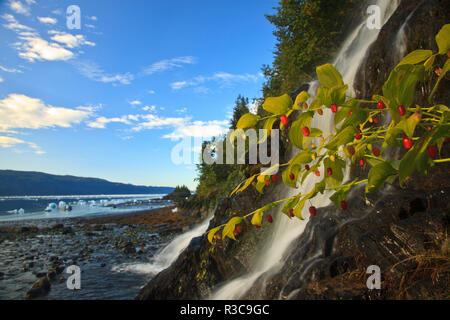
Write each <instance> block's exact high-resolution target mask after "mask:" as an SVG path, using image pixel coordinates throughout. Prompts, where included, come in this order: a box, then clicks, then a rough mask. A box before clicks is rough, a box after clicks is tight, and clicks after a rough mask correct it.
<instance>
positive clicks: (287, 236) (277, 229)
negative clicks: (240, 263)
mask: <svg viewBox="0 0 450 320" xmlns="http://www.w3.org/2000/svg"><path fill="white" fill-rule="evenodd" d="M374 2H375V4H376V5H378V6H379V7H380V9H381V16H382V17H383V18H382V24H383V25H384V24H385V23H386V22H387V21H388V20H389V18H390V17H391V15H392V14H393V13H394V11H395V9H396V8H397V6H398V4H399V1H398V0H395V1H391V0H378V1H374ZM370 4H373V3H370ZM368 5H369V4H368ZM379 31H380V30H378V29H372V30H370V29H369V28H367V25H366V20H364V21H362V22H361V23H360V24H359V25H358V26H357V27H356V28H355V29H354V30H353V31H352V32H351V33H350V34H349V36H348V37H347V39H346V40H345V41H344V43H343V45H342V48H341V50H340V51H339V53H338V55H337V57H336V59H335V61H334V63H333V65H334V66H335V67H336V68H337V69H338V70H339V71H340V72H341V74H342V75H343V78H344V82H345V83H346V84H348V85H349V89H348V91H347V94H348V95H353V94H354V90H353V82H354V79H355V76H356V73H357V71H358V68H359V66H360V65H361V63H362V62H363V59H364V57H365V55H366V53H367V50H368V48H369V47H370V45H371V44H372V43H373V42H374V41H375V40H376V39H377V37H378V34H379ZM317 87H318V83H317V81H315V82H312V83H311V85H310V89H309V93H310V95H313V96H315V95H316V90H317ZM333 118H334V117H333V114H332V112H331V110H329V109H326V110H324V113H323V115H322V116H320V115H318V114H316V115H315V116H314V118H313V120H312V123H311V127H314V128H319V129H321V130H322V131H323V132H332V131H333V127H334V126H333ZM314 143H316V142H314ZM296 152H298V150H294V151H293V153H292V156H295V154H296ZM321 175H323V172H321ZM346 176H348V172H347V173H346ZM319 179H320V178H317V177H315V176H314V175H309V176H308V178H307V179H306V180H305V182H304V183H303V185H301V186H299V187H298V189H297V190H294V189H289V190H288V189H287V187H284V186H280V189H279V190H277V193H278V194H279V195H280V198H284V197H286V196H293V195H295V194H298V193H299V192H301V193H307V192H309V191H310V190H311V189H312V188H313V187H314V185H315V183H317V182H319V181H320V180H319ZM329 196H330V194H327V193H324V194H323V195H321V194H319V195H318V196H316V197H315V198H314V199H313V200H312V201H311V205H314V206H316V207H318V208H319V207H324V206H327V205H329V204H330V200H329ZM307 211H308V206H305V208H304V209H303V213H302V215H303V216H304V217H307V216H309V214H307ZM307 222H308V219H306V220H303V221H302V220H299V219H293V220H290V219H289V218H288V217H287V216H285V215H284V214H283V213H281V212H278V213H277V214H276V215H275V221H274V225H273V232H272V233H271V236H270V237H268V239H266V240H265V244H264V245H263V246H262V247H261V248H260V252H259V254H258V258H257V259H256V261H255V263H254V265H253V269H252V271H251V272H250V273H248V274H246V275H244V276H241V277H239V278H236V279H233V280H230V281H228V282H226V283H224V284H221V285H219V287H218V288H217V289H215V290H214V291H213V294H212V295H211V297H210V298H211V299H239V298H241V297H243V296H245V294H246V293H247V292H248V290H249V289H250V288H252V286H253V284H254V282H255V281H256V279H258V278H260V277H264V279H270V277H271V276H272V275H273V274H275V273H276V272H277V271H278V270H279V269H280V268H281V267H282V265H283V263H284V258H285V256H286V254H285V253H286V252H287V251H288V249H289V246H290V244H291V243H292V242H293V240H295V239H296V238H297V237H298V236H299V235H301V234H302V232H303V230H304V228H305V226H306V224H307Z"/></svg>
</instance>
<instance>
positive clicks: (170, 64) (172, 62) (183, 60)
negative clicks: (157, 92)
mask: <svg viewBox="0 0 450 320" xmlns="http://www.w3.org/2000/svg"><path fill="white" fill-rule="evenodd" d="M194 63H196V58H195V57H192V56H186V57H178V58H173V59H165V60H161V61H158V62H155V63H153V64H152V65H150V66H148V67H146V68H144V70H143V72H142V73H143V74H144V75H151V74H154V73H157V72H163V71H166V70H170V69H174V68H181V67H182V66H183V65H186V64H194Z"/></svg>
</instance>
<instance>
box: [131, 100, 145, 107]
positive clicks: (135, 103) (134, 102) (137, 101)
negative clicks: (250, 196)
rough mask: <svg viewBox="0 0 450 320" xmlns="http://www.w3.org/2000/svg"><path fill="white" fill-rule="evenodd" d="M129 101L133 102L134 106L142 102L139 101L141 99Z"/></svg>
mask: <svg viewBox="0 0 450 320" xmlns="http://www.w3.org/2000/svg"><path fill="white" fill-rule="evenodd" d="M128 103H129V104H131V105H132V106H139V105H141V104H142V102H141V101H139V100H133V101H130V102H128Z"/></svg>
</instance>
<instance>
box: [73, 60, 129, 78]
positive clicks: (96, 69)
mask: <svg viewBox="0 0 450 320" xmlns="http://www.w3.org/2000/svg"><path fill="white" fill-rule="evenodd" d="M74 65H75V66H76V67H77V68H78V71H79V72H80V73H81V74H82V75H84V76H85V77H87V78H89V79H91V80H93V81H98V82H104V83H113V84H116V83H121V84H130V83H131V81H133V80H134V76H133V75H132V74H131V73H129V72H127V73H118V74H109V73H105V71H104V70H103V69H102V68H100V66H99V65H98V64H96V63H95V62H92V61H76V62H75V63H74Z"/></svg>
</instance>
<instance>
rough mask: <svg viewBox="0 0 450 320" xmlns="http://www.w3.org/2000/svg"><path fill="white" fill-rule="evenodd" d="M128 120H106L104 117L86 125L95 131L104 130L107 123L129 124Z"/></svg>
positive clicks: (124, 117)
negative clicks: (95, 129)
mask: <svg viewBox="0 0 450 320" xmlns="http://www.w3.org/2000/svg"><path fill="white" fill-rule="evenodd" d="M130 120H132V119H130V118H129V117H128V116H122V117H120V118H118V117H114V118H106V117H99V118H97V119H95V121H91V122H89V123H88V124H87V125H88V127H91V128H97V129H105V128H106V125H107V124H108V123H114V122H115V123H125V124H130V123H131V122H130Z"/></svg>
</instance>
